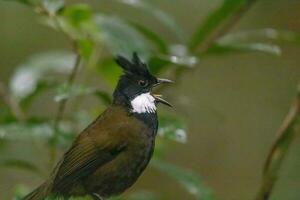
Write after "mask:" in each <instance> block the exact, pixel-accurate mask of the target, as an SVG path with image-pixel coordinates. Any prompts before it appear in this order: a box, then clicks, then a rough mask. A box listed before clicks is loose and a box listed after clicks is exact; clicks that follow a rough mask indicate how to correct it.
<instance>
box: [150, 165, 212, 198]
mask: <svg viewBox="0 0 300 200" xmlns="http://www.w3.org/2000/svg"><path fill="white" fill-rule="evenodd" d="M151 166H153V167H155V168H156V169H158V170H160V171H161V172H163V173H165V174H167V175H169V176H170V177H172V178H174V179H175V180H176V181H177V182H178V183H180V184H181V185H182V186H183V187H184V188H185V189H186V190H187V191H188V192H189V193H190V194H191V195H193V196H194V197H195V198H196V199H198V200H214V199H215V197H214V195H213V192H212V190H211V189H210V188H208V187H207V186H205V185H204V183H203V181H202V180H201V178H200V177H199V176H198V175H197V174H195V173H193V172H191V171H189V170H186V169H182V168H180V167H178V166H175V165H173V164H170V163H166V162H163V161H161V160H157V159H152V161H151Z"/></svg>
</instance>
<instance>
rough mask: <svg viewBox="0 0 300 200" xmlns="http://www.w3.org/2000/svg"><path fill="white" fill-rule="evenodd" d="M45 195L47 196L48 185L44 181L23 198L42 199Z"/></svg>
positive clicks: (29, 199)
mask: <svg viewBox="0 0 300 200" xmlns="http://www.w3.org/2000/svg"><path fill="white" fill-rule="evenodd" d="M47 196H49V186H48V183H47V182H45V183H43V184H42V185H40V186H39V187H38V188H36V189H35V190H33V191H32V192H31V193H29V194H27V195H26V196H25V197H24V198H23V200H44V199H46V197H47Z"/></svg>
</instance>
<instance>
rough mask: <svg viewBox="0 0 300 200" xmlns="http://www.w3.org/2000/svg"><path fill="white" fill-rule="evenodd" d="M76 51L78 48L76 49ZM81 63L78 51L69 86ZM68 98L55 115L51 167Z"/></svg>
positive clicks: (62, 102) (61, 103) (60, 104)
mask: <svg viewBox="0 0 300 200" xmlns="http://www.w3.org/2000/svg"><path fill="white" fill-rule="evenodd" d="M75 51H76V50H75ZM80 63H81V56H80V55H79V54H78V53H77V52H76V59H75V63H74V67H73V69H72V72H71V73H70V75H69V78H68V80H67V83H66V84H67V87H71V86H72V85H73V83H74V80H75V77H76V74H77V72H78V69H79V66H80ZM67 102H68V99H63V100H62V101H61V102H60V103H59V105H58V110H57V114H56V116H55V119H54V123H53V130H54V135H53V138H52V144H51V147H50V162H49V163H50V167H51V168H52V166H53V164H54V162H55V160H56V156H57V155H56V149H55V144H54V143H55V141H56V140H57V136H58V133H59V123H60V122H61V120H62V119H63V115H64V112H65V109H66V105H67Z"/></svg>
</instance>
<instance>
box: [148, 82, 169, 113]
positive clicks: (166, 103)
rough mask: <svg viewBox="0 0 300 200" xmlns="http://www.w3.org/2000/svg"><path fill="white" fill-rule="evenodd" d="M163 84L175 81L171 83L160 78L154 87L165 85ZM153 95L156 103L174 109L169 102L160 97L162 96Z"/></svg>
mask: <svg viewBox="0 0 300 200" xmlns="http://www.w3.org/2000/svg"><path fill="white" fill-rule="evenodd" d="M163 83H173V81H171V80H169V79H164V78H158V79H157V83H156V84H155V85H154V87H155V86H158V85H160V84H163ZM152 95H153V97H154V98H155V100H156V102H158V103H162V104H165V105H167V106H170V107H172V105H171V104H170V103H169V102H167V101H166V100H164V99H163V98H162V95H160V94H152Z"/></svg>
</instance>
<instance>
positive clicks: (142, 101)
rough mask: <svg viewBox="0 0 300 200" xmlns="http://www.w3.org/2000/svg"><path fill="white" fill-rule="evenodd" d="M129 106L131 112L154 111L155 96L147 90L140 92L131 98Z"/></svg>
mask: <svg viewBox="0 0 300 200" xmlns="http://www.w3.org/2000/svg"><path fill="white" fill-rule="evenodd" d="M130 103H131V107H132V110H131V111H132V112H133V113H139V114H142V113H155V112H156V105H155V98H154V97H153V96H152V95H151V94H150V93H149V92H148V93H142V94H140V95H138V96H136V97H135V98H134V99H133V100H131V102H130Z"/></svg>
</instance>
